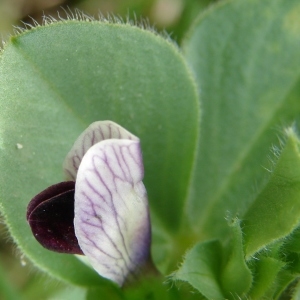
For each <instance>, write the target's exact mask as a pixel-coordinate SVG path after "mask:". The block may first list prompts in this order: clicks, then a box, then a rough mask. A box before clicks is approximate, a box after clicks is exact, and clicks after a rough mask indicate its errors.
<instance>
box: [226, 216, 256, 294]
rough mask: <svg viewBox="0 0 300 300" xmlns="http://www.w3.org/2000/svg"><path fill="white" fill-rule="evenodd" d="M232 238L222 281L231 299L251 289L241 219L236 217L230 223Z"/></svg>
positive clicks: (250, 277)
mask: <svg viewBox="0 0 300 300" xmlns="http://www.w3.org/2000/svg"><path fill="white" fill-rule="evenodd" d="M230 227H231V230H232V239H231V240H230V242H229V245H228V246H229V255H227V257H226V262H225V266H224V269H223V271H222V277H221V282H222V286H223V290H224V291H225V292H226V294H227V295H226V296H227V298H229V299H232V298H233V299H236V298H240V297H242V296H243V295H246V293H247V292H248V291H249V290H250V288H251V285H252V280H253V279H252V274H251V271H250V270H249V268H248V266H247V264H246V261H245V258H244V251H243V235H242V230H241V227H240V220H238V219H237V218H235V219H234V220H233V221H232V224H230Z"/></svg>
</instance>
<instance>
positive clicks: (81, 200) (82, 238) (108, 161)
mask: <svg viewBox="0 0 300 300" xmlns="http://www.w3.org/2000/svg"><path fill="white" fill-rule="evenodd" d="M63 168H64V171H65V173H66V175H67V177H68V180H69V181H65V182H61V183H58V184H55V185H52V186H50V187H49V188H47V189H46V190H44V191H42V192H41V193H39V194H38V195H37V196H35V197H34V198H33V199H32V200H31V201H30V203H29V205H28V209H27V220H28V222H29V224H30V227H31V230H32V232H33V234H34V236H35V238H36V239H37V241H38V242H40V244H41V245H42V246H44V247H45V248H47V249H49V250H53V251H56V252H62V253H70V254H84V255H86V256H87V258H88V260H89V262H90V264H91V265H92V266H93V268H94V269H95V270H96V271H97V272H98V273H99V274H100V275H101V276H103V277H106V278H108V279H110V280H113V281H114V282H116V283H117V284H118V285H120V286H122V285H123V284H124V282H125V281H126V280H128V278H131V277H136V276H137V275H138V274H139V272H141V270H144V269H145V266H147V268H148V267H149V265H151V264H152V262H151V256H150V243H151V226H150V217H149V210H148V200H147V193H146V189H145V187H144V184H143V182H142V179H143V176H144V168H143V161H142V153H141V148H140V141H139V139H138V138H137V137H136V136H134V135H133V134H131V133H130V132H128V131H127V130H125V129H124V128H122V127H121V126H119V125H118V124H116V123H113V122H111V121H99V122H95V123H93V124H91V125H90V126H89V127H88V128H87V129H86V130H85V131H84V132H83V133H82V134H81V135H80V136H79V138H78V139H77V141H76V142H75V143H74V145H73V147H72V149H71V151H70V152H69V153H68V155H67V157H66V159H65V161H64V164H63ZM74 199H75V201H74ZM150 269H151V268H150Z"/></svg>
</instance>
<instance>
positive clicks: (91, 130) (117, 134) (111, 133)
mask: <svg viewBox="0 0 300 300" xmlns="http://www.w3.org/2000/svg"><path fill="white" fill-rule="evenodd" d="M107 139H128V140H134V141H138V140H139V138H138V137H136V136H135V135H133V134H131V133H130V132H129V131H127V130H126V129H125V128H123V127H121V126H120V125H118V124H117V123H114V122H112V121H98V122H94V123H92V124H91V125H90V126H89V127H88V128H87V129H86V130H85V131H84V132H83V133H82V134H81V135H80V136H79V137H78V139H77V140H76V142H75V143H74V145H73V147H72V149H71V150H70V152H69V153H68V154H67V156H66V158H65V161H64V163H63V169H64V172H65V174H66V176H67V180H73V181H75V179H76V174H77V170H78V167H79V165H80V163H81V160H82V157H83V156H84V154H85V153H86V152H87V151H88V149H89V148H91V147H92V146H93V145H95V144H97V143H98V142H100V141H103V140H107Z"/></svg>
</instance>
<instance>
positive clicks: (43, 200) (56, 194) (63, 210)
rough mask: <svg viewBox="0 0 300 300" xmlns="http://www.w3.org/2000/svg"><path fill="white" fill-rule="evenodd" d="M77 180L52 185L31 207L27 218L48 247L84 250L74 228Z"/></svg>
mask: <svg viewBox="0 0 300 300" xmlns="http://www.w3.org/2000/svg"><path fill="white" fill-rule="evenodd" d="M74 188H75V182H74V181H66V182H61V183H58V184H55V185H52V186H50V187H49V188H47V189H46V190H44V191H42V192H41V193H39V194H38V195H36V196H35V197H34V198H33V199H32V200H31V201H30V203H29V205H28V208H27V221H28V223H29V225H30V228H31V230H32V233H33V235H34V237H35V238H36V240H37V241H38V242H39V243H40V244H41V245H42V246H43V247H44V248H46V249H48V250H52V251H55V252H60V253H69V254H83V252H82V250H81V249H80V247H79V244H78V241H77V238H76V236H75V231H74V223H73V222H74V193H75V191H74Z"/></svg>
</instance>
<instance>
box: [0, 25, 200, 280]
mask: <svg viewBox="0 0 300 300" xmlns="http://www.w3.org/2000/svg"><path fill="white" fill-rule="evenodd" d="M0 59H1V60H0V168H1V176H0V202H1V211H2V212H3V214H4V216H5V219H6V222H7V223H8V225H9V229H10V232H11V234H12V235H13V237H14V239H15V241H16V242H17V244H18V245H19V246H20V248H21V249H22V250H23V251H24V252H25V253H26V254H27V256H28V257H30V259H31V260H32V261H34V262H35V264H36V265H38V266H39V267H40V268H41V269H43V270H46V271H47V272H49V273H51V274H52V275H54V276H56V277H59V278H62V279H65V280H67V281H69V282H72V283H75V284H80V285H95V284H101V283H103V280H101V279H99V278H98V277H97V275H96V274H95V272H94V271H92V270H91V269H90V268H89V267H87V266H85V265H83V264H82V263H81V262H80V261H78V260H77V259H76V258H75V257H73V256H68V255H62V254H56V253H51V252H48V251H47V250H45V249H43V248H41V247H40V246H39V245H38V244H37V243H36V241H34V238H33V236H32V235H31V233H30V229H29V226H28V224H27V223H26V218H25V212H26V206H27V204H28V202H29V201H30V199H31V198H32V197H34V196H35V195H36V194H37V193H38V192H40V191H41V190H43V189H45V188H46V187H48V186H49V185H51V184H54V183H57V182H59V181H61V180H62V179H63V175H62V162H63V160H64V158H65V156H66V154H67V153H68V151H69V150H70V149H71V146H72V145H73V143H74V142H75V140H76V139H77V137H78V136H79V135H80V133H81V132H82V131H83V130H84V129H85V128H86V127H88V125H89V124H91V123H92V122H94V121H98V120H112V121H115V122H117V123H118V124H120V125H122V126H124V127H125V128H126V129H127V130H129V131H130V132H132V133H133V134H135V135H136V136H138V137H139V138H140V140H141V146H142V152H143V159H144V165H145V181H144V182H145V185H146V188H147V191H148V196H149V203H150V207H151V210H152V213H153V214H156V215H157V219H158V220H160V224H161V225H160V226H161V228H162V227H164V230H165V231H166V232H169V233H170V232H176V230H177V229H178V227H179V225H180V221H181V215H182V207H183V205H184V201H185V198H186V194H187V187H188V184H189V181H190V174H191V168H192V164H193V160H194V152H195V146H196V143H197V136H198V127H199V126H198V119H199V107H198V99H197V91H196V88H195V85H194V82H193V79H192V77H191V74H190V72H189V70H188V68H187V66H186V64H185V62H184V60H183V58H182V56H181V54H180V53H179V51H178V49H176V47H175V46H174V45H173V44H171V43H170V42H168V41H166V40H165V39H163V38H162V37H160V36H158V35H155V34H153V33H151V32H148V31H146V30H142V29H140V28H137V27H132V26H129V25H125V24H123V25H122V24H108V23H101V22H85V21H65V22H58V23H54V24H49V25H47V26H45V27H37V28H35V29H32V30H30V31H27V32H24V33H22V34H20V35H19V36H15V37H12V38H11V40H10V42H9V43H8V44H7V45H6V46H5V49H4V51H3V53H2V54H1V57H0ZM157 224H158V223H156V224H154V225H153V226H158V225H157Z"/></svg>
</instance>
